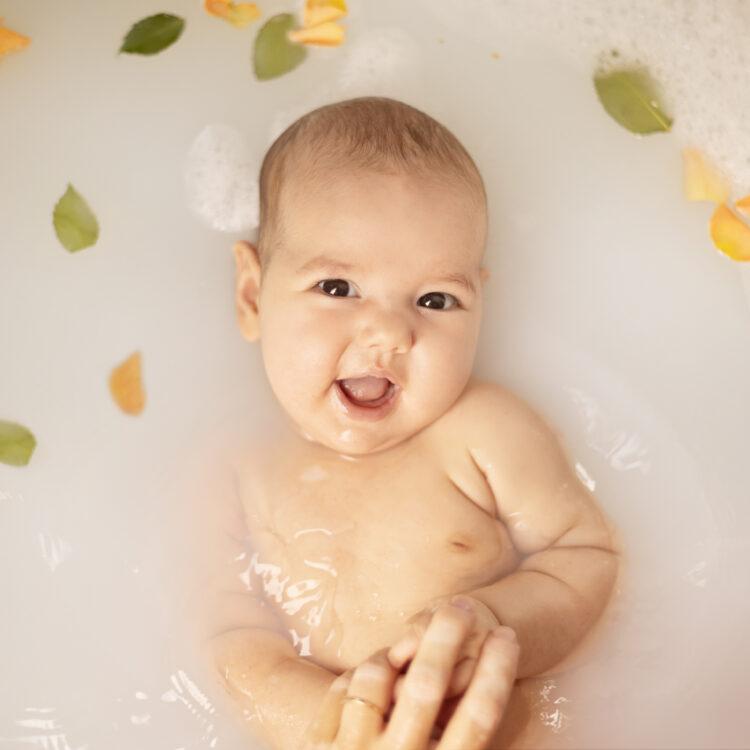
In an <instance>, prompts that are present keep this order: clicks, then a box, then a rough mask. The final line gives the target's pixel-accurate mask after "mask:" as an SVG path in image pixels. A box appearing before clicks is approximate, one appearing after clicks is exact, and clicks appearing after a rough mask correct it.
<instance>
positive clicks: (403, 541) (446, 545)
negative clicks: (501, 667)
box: [245, 461, 516, 666]
mask: <svg viewBox="0 0 750 750" xmlns="http://www.w3.org/2000/svg"><path fill="white" fill-rule="evenodd" d="M334 468H338V469H340V467H331V466H330V465H326V464H325V463H320V462H318V463H316V462H309V463H308V462H305V461H300V462H299V463H298V464H296V465H294V466H290V465H287V466H286V467H285V471H284V472H283V475H276V477H275V479H274V481H266V482H263V483H261V484H262V488H261V487H259V488H258V490H257V491H256V494H255V497H254V500H253V499H252V498H248V500H247V501H246V504H245V510H246V515H247V521H248V532H249V541H250V546H251V549H252V555H253V558H252V559H253V566H252V578H253V580H254V584H255V586H256V587H258V588H261V587H262V589H263V592H264V594H265V595H266V597H267V598H269V599H270V600H271V601H272V602H273V603H274V604H276V606H277V610H278V611H279V613H280V614H281V616H282V618H283V619H284V620H285V623H286V625H287V628H288V630H289V632H290V633H291V634H292V636H293V638H294V639H295V641H297V642H298V645H299V647H300V652H301V653H302V654H303V655H304V651H305V649H307V650H308V652H309V653H308V655H312V656H318V657H319V658H320V660H321V661H326V660H328V661H330V659H331V658H332V657H333V651H335V652H336V653H337V654H338V657H339V658H341V659H342V660H343V661H342V662H341V664H342V666H343V665H344V664H345V663H346V662H348V660H349V659H348V658H346V656H345V654H342V649H343V650H344V652H345V651H346V643H347V641H346V638H345V636H346V633H347V632H348V633H349V634H350V636H351V634H352V633H354V632H355V631H356V632H357V634H358V638H357V642H363V643H364V642H367V643H368V645H367V648H369V649H370V650H369V651H367V653H365V656H366V655H367V654H368V653H371V651H372V650H374V649H375V648H377V646H372V644H373V642H375V643H377V642H383V643H386V642H388V641H389V640H390V639H391V638H392V637H393V635H394V634H395V633H396V632H397V630H398V629H399V628H400V627H402V625H403V622H404V621H405V620H406V619H407V618H408V617H409V616H410V615H411V614H413V613H414V612H416V611H418V610H419V609H421V608H422V607H423V606H424V605H425V604H426V603H427V602H429V601H430V600H431V599H433V598H436V597H438V596H444V595H447V594H451V593H457V592H460V591H468V590H471V589H473V588H477V587H479V586H482V585H484V584H486V583H488V582H490V581H492V580H496V579H497V578H498V577H500V576H501V575H503V574H506V573H507V572H509V571H510V570H511V569H512V568H513V567H514V565H515V562H516V557H515V552H514V550H513V547H512V544H511V543H510V539H509V537H508V534H507V532H506V530H505V527H504V525H503V524H502V523H500V522H499V521H497V520H496V519H495V518H493V516H492V515H490V513H488V512H487V511H486V510H485V509H483V508H482V507H480V506H479V505H478V504H477V502H475V501H474V500H473V499H472V498H471V497H469V496H467V494H466V493H465V492H464V491H462V489H459V486H457V484H456V483H455V482H454V478H452V477H450V476H448V475H447V474H446V473H445V472H444V470H442V469H441V468H440V467H438V466H434V465H431V464H430V463H429V462H421V463H420V464H419V465H417V464H412V465H410V464H408V463H404V464H397V465H393V464H389V465H384V466H382V467H378V466H371V467H370V470H368V471H366V472H361V471H359V470H354V469H352V470H344V471H341V470H334ZM456 478H457V479H458V481H459V484H460V485H461V486H462V487H464V488H468V489H469V491H470V486H471V480H469V479H466V478H464V479H466V481H462V480H461V477H460V476H458V477H456ZM334 646H335V649H334ZM349 650H350V651H351V648H350V649H349ZM324 653H325V655H326V657H325V658H322V655H323V654H324ZM351 658H355V655H353V654H352V655H351Z"/></svg>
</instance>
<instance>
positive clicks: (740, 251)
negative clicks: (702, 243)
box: [711, 203, 750, 261]
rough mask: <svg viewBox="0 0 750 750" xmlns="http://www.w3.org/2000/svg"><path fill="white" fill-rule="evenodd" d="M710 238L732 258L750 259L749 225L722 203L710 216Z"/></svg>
mask: <svg viewBox="0 0 750 750" xmlns="http://www.w3.org/2000/svg"><path fill="white" fill-rule="evenodd" d="M711 239H712V240H713V241H714V245H716V247H717V248H719V250H721V252H722V253H724V254H725V255H728V256H729V257H730V258H731V259H732V260H741V261H750V226H748V225H747V224H745V222H744V221H742V220H741V219H739V218H738V217H737V216H736V215H735V214H734V213H733V212H732V210H731V209H730V208H729V206H727V204H726V203H722V204H721V205H720V206H717V208H716V211H714V215H713V216H712V217H711Z"/></svg>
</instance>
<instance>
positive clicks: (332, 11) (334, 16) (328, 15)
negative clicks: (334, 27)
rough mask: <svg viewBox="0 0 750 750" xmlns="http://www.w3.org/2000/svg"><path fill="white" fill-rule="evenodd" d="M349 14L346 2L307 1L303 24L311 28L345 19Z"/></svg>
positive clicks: (336, 0) (342, 0)
mask: <svg viewBox="0 0 750 750" xmlns="http://www.w3.org/2000/svg"><path fill="white" fill-rule="evenodd" d="M347 12H348V11H347V7H346V2H345V0H306V2H305V9H304V11H303V16H302V19H303V20H302V23H303V25H304V26H305V28H310V26H317V25H318V24H321V23H327V22H328V21H336V20H338V19H339V18H343V17H344V16H345V15H346V14H347Z"/></svg>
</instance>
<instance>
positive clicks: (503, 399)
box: [438, 378, 559, 461]
mask: <svg viewBox="0 0 750 750" xmlns="http://www.w3.org/2000/svg"><path fill="white" fill-rule="evenodd" d="M440 422H441V424H440V425H438V432H439V433H440V435H439V439H441V440H443V441H445V440H450V441H456V444H457V445H459V446H461V447H463V448H464V449H468V450H469V451H470V452H471V451H472V450H473V449H475V448H477V449H482V450H483V451H490V453H491V454H492V455H494V458H495V459H496V460H498V461H500V460H502V458H503V457H507V458H508V459H509V460H514V459H515V458H517V457H518V454H519V453H528V452H529V451H534V452H535V453H536V454H537V456H539V457H540V458H543V456H544V454H545V453H548V452H549V451H554V452H556V450H557V444H558V442H559V440H558V436H557V435H556V434H555V432H554V431H553V430H552V428H551V426H550V425H549V424H548V423H547V422H546V421H545V420H544V419H543V418H542V417H541V416H540V415H539V414H538V413H537V411H536V410H535V409H533V408H532V407H531V406H530V405H529V404H528V403H527V402H526V401H524V399H522V398H521V397H520V396H518V395H516V394H515V393H513V392H512V391H510V390H509V389H508V388H506V387H504V386H502V385H500V384H499V383H494V382H492V381H489V380H482V379H479V378H472V379H471V380H470V381H469V383H468V384H467V386H466V388H465V389H464V391H463V393H462V394H461V396H459V398H458V399H457V400H456V402H455V404H454V405H453V406H452V407H451V409H450V410H449V412H448V413H447V414H446V415H445V416H444V419H441V420H440Z"/></svg>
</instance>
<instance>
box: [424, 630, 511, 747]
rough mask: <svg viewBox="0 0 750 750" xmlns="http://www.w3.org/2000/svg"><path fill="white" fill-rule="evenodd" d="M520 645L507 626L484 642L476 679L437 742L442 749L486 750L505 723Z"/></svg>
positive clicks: (496, 631) (475, 675)
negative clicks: (503, 722)
mask: <svg viewBox="0 0 750 750" xmlns="http://www.w3.org/2000/svg"><path fill="white" fill-rule="evenodd" d="M518 652H519V648H518V643H517V641H516V637H515V633H514V632H513V631H512V630H511V629H510V628H507V627H501V628H497V629H496V630H495V631H493V634H492V635H490V637H489V638H487V640H486V641H485V642H484V646H483V647H482V653H481V655H480V657H479V661H478V662H477V666H476V670H475V672H474V678H473V679H472V681H471V684H470V685H469V687H468V689H467V691H466V693H465V695H464V696H463V698H462V699H461V701H460V702H459V704H458V707H457V709H456V711H455V713H454V714H453V716H452V717H451V719H450V721H449V722H448V725H447V726H446V728H445V731H444V732H443V736H442V738H441V739H440V742H439V743H438V749H439V750H483V749H484V748H486V747H487V743H488V742H489V741H490V740H491V739H492V737H493V735H494V734H495V731H496V730H497V727H498V726H499V724H500V721H501V720H502V717H503V713H504V711H505V706H506V704H507V702H508V698H509V697H510V693H511V690H512V689H513V682H514V680H515V676H516V669H517V667H518Z"/></svg>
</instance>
